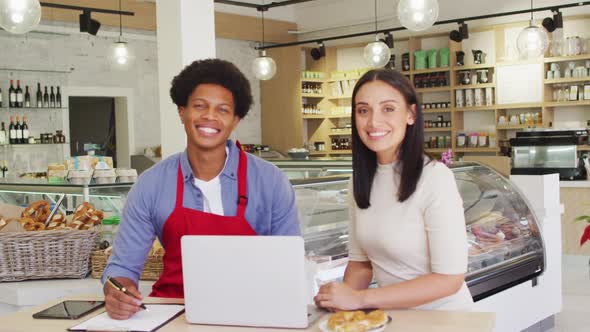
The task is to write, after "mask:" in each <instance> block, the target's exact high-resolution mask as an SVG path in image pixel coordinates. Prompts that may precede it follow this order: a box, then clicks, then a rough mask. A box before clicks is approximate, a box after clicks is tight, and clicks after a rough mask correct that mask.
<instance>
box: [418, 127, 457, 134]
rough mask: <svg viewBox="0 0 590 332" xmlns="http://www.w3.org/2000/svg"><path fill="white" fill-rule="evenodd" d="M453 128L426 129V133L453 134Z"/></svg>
mask: <svg viewBox="0 0 590 332" xmlns="http://www.w3.org/2000/svg"><path fill="white" fill-rule="evenodd" d="M451 131H452V130H451V127H440V128H439V127H436V128H424V132H425V133H432V132H451Z"/></svg>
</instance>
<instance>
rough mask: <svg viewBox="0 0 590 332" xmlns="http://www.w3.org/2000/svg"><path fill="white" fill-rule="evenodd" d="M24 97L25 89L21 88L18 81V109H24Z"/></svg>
mask: <svg viewBox="0 0 590 332" xmlns="http://www.w3.org/2000/svg"><path fill="white" fill-rule="evenodd" d="M23 106H24V95H23V89H21V88H20V80H16V107H18V108H23Z"/></svg>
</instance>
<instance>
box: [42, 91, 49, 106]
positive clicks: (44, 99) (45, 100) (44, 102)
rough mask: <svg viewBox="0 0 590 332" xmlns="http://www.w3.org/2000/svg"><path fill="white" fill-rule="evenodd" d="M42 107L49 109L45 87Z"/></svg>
mask: <svg viewBox="0 0 590 332" xmlns="http://www.w3.org/2000/svg"><path fill="white" fill-rule="evenodd" d="M43 107H45V108H49V93H47V86H45V93H44V94H43Z"/></svg>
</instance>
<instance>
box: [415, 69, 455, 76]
mask: <svg viewBox="0 0 590 332" xmlns="http://www.w3.org/2000/svg"><path fill="white" fill-rule="evenodd" d="M450 70H451V69H450V68H449V67H439V68H428V69H418V70H410V73H412V74H414V75H419V74H430V73H440V72H445V71H450Z"/></svg>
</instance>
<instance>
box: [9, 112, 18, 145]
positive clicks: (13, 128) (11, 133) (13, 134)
mask: <svg viewBox="0 0 590 332" xmlns="http://www.w3.org/2000/svg"><path fill="white" fill-rule="evenodd" d="M8 132H9V139H8V142H9V143H10V144H15V143H14V142H15V141H16V126H15V125H14V117H13V116H11V117H10V125H9V126H8Z"/></svg>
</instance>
